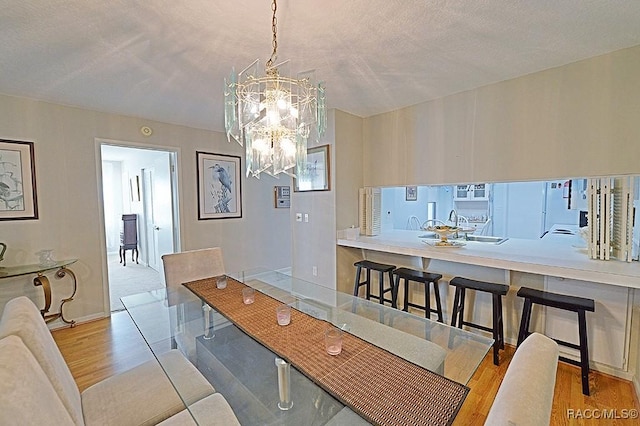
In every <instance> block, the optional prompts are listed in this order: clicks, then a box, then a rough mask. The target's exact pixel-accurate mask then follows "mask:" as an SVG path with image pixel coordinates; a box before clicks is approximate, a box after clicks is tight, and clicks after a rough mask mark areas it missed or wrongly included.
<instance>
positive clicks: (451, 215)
mask: <svg viewBox="0 0 640 426" xmlns="http://www.w3.org/2000/svg"><path fill="white" fill-rule="evenodd" d="M452 218H453V219H452ZM449 222H453V224H454V226H455V227H456V228H458V212H457V211H456V209H452V210H451V211H450V212H449ZM454 238H458V231H457V230H456V233H455V234H454Z"/></svg>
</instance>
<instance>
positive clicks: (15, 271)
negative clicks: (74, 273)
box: [0, 259, 78, 278]
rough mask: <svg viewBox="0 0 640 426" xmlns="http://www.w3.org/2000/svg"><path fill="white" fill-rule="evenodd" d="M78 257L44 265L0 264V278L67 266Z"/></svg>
mask: <svg viewBox="0 0 640 426" xmlns="http://www.w3.org/2000/svg"><path fill="white" fill-rule="evenodd" d="M77 261H78V259H67V260H57V261H56V260H54V261H52V262H51V263H48V264H46V265H43V264H40V263H35V264H30V265H14V266H0V278H10V277H18V276H20V275H29V274H37V273H39V272H45V271H50V270H53V269H58V268H62V267H64V266H69V265H71V264H73V263H75V262H77Z"/></svg>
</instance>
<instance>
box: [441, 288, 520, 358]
mask: <svg viewBox="0 0 640 426" xmlns="http://www.w3.org/2000/svg"><path fill="white" fill-rule="evenodd" d="M449 284H450V285H452V286H454V287H455V288H456V294H455V297H454V299H453V310H452V316H453V318H452V320H451V325H452V326H453V327H456V326H457V327H458V328H462V326H463V325H466V326H469V327H474V328H477V329H479V330H484V331H489V332H491V333H492V334H493V363H494V364H495V365H499V364H500V361H499V356H498V351H499V350H500V349H504V324H503V320H502V296H504V295H506V294H507V292H508V291H509V286H508V285H505V284H494V283H490V282H486V281H477V280H471V279H469V278H461V277H455V278H453V279H452V280H451V281H449ZM466 289H469V290H476V291H483V292H486V293H491V295H492V302H493V303H492V308H493V318H492V324H491V327H485V326H483V325H479V324H476V323H473V322H469V321H465V320H464V298H465V290H466Z"/></svg>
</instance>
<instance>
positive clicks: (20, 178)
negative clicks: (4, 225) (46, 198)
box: [0, 139, 38, 220]
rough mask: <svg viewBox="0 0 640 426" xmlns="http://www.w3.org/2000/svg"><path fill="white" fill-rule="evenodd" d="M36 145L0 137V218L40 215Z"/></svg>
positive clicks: (32, 217) (12, 218)
mask: <svg viewBox="0 0 640 426" xmlns="http://www.w3.org/2000/svg"><path fill="white" fill-rule="evenodd" d="M33 147H34V145H33V142H22V141H12V140H7V139H0V220H19V219H37V218H38V202H37V197H36V169H35V161H34V153H33Z"/></svg>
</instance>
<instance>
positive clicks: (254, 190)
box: [0, 95, 291, 319]
mask: <svg viewBox="0 0 640 426" xmlns="http://www.w3.org/2000/svg"><path fill="white" fill-rule="evenodd" d="M143 125H146V126H150V127H152V128H153V135H152V136H150V137H144V136H142V134H141V133H140V130H139V129H140V127H141V126H143ZM0 138H3V139H15V140H25V141H33V142H35V166H36V178H37V191H38V204H39V214H40V217H39V219H38V220H27V221H3V222H0V239H1V240H2V242H4V243H6V244H7V245H8V249H7V252H6V253H5V260H4V261H3V265H16V264H23V263H37V261H38V258H37V256H36V255H35V254H34V253H35V252H37V251H38V250H40V249H42V248H52V249H54V250H55V251H54V257H55V258H57V259H65V258H77V259H79V260H78V262H77V263H76V264H75V265H74V266H73V270H74V271H75V273H76V275H77V276H78V282H79V283H78V284H79V288H78V293H77V295H76V298H75V300H74V301H73V302H71V303H67V304H66V305H65V315H66V316H67V317H68V318H73V319H81V318H89V317H98V316H101V315H103V312H104V308H105V306H108V303H106V304H105V300H104V292H103V287H102V280H103V278H104V277H106V262H105V260H104V252H105V248H104V247H105V245H104V242H103V238H104V229H103V228H102V219H101V214H102V208H101V202H102V201H101V200H102V195H101V190H100V186H99V182H98V165H99V161H98V153H99V148H98V147H97V142H96V138H99V139H108V140H114V141H126V142H131V143H137V144H141V145H144V146H151V147H170V148H175V149H177V150H178V172H179V175H178V184H179V191H180V205H179V208H180V212H181V214H180V222H181V223H180V224H181V229H182V248H183V249H184V250H189V249H196V248H204V247H211V246H221V247H222V249H223V251H224V257H225V266H226V267H227V269H228V270H230V271H233V270H239V269H244V268H248V267H255V266H269V267H273V268H284V267H288V266H290V265H291V232H290V221H289V214H288V212H282V211H277V210H276V209H275V208H274V201H273V186H274V185H276V184H281V183H280V182H278V181H277V180H275V179H272V178H269V177H264V178H263V179H260V180H256V179H251V180H247V179H245V178H244V176H243V179H242V198H243V217H242V218H240V219H225V220H207V221H199V220H198V219H197V195H196V154H195V152H196V150H199V151H206V152H214V153H221V154H230V155H238V156H242V155H243V150H242V147H240V145H238V144H237V143H235V142H234V143H228V142H227V140H226V137H225V135H224V134H223V133H216V132H210V131H205V130H200V129H193V128H188V127H184V126H176V125H172V124H167V123H158V122H151V121H149V120H143V119H139V118H134V117H125V116H119V115H114V114H106V113H100V112H95V111H89V110H83V109H79V108H71V107H66V106H60V105H54V104H50V103H46V102H39V101H35V100H31V99H24V98H17V97H10V96H2V95H0ZM242 163H243V169H244V160H242ZM63 281H64V280H62V281H58V280H55V282H54V283H53V288H54V290H53V291H54V303H53V305H52V306H57V303H56V300H55V299H56V298H59V297H63V296H66V294H64V291H65V290H68V289H69V287H68V286H67V284H66V283H65V282H63ZM20 294H26V295H27V296H30V297H32V298H33V299H34V300H36V302H40V301H41V300H42V292H41V290H40V289H39V288H34V287H33V283H32V282H31V280H30V278H29V277H20V278H12V279H5V280H2V283H1V285H0V306H3V305H4V303H5V302H6V300H8V299H9V298H11V297H13V296H17V295H20Z"/></svg>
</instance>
